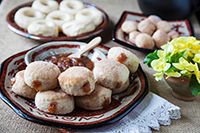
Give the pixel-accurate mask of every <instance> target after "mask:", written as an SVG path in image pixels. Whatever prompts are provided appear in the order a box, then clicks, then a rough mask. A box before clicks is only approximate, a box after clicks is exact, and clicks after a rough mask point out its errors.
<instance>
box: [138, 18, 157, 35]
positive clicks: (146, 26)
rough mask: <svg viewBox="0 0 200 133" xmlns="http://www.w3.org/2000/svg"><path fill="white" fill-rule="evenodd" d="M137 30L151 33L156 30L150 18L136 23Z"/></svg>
mask: <svg viewBox="0 0 200 133" xmlns="http://www.w3.org/2000/svg"><path fill="white" fill-rule="evenodd" d="M138 30H139V31H140V32H142V33H146V34H149V35H152V34H153V32H154V31H155V30H156V26H155V25H154V24H153V23H152V22H151V21H150V20H148V19H145V20H142V21H141V22H140V23H139V24H138Z"/></svg>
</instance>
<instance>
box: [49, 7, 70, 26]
mask: <svg viewBox="0 0 200 133" xmlns="http://www.w3.org/2000/svg"><path fill="white" fill-rule="evenodd" d="M73 19H74V17H73V16H72V15H71V14H68V13H65V12H63V11H59V10H56V11H53V12H50V13H49V14H48V15H47V17H46V20H47V21H52V22H54V23H55V24H56V25H57V26H58V28H59V30H61V27H62V25H63V24H64V23H66V22H70V21H72V20H73Z"/></svg>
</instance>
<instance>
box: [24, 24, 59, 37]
mask: <svg viewBox="0 0 200 133" xmlns="http://www.w3.org/2000/svg"><path fill="white" fill-rule="evenodd" d="M28 33H30V34H33V35H42V36H58V26H57V25H56V24H55V23H54V22H51V21H46V20H36V21H33V22H32V23H31V24H30V25H29V26H28Z"/></svg>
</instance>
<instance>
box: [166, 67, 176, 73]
mask: <svg viewBox="0 0 200 133" xmlns="http://www.w3.org/2000/svg"><path fill="white" fill-rule="evenodd" d="M175 71H178V69H177V68H176V67H174V66H172V65H171V67H170V68H169V69H168V70H167V71H166V72H168V73H170V72H175Z"/></svg>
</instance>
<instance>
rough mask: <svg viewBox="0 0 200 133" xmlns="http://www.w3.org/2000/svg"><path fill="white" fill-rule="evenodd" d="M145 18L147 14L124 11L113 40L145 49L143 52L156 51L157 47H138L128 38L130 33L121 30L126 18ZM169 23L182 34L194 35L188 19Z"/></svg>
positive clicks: (130, 46)
mask: <svg viewBox="0 0 200 133" xmlns="http://www.w3.org/2000/svg"><path fill="white" fill-rule="evenodd" d="M144 18H146V16H145V15H143V14H140V13H135V12H129V11H124V12H123V13H122V15H121V17H120V19H119V21H118V23H117V24H116V26H115V28H114V31H113V41H115V42H117V43H119V44H121V45H124V46H126V47H129V48H132V49H136V50H140V51H143V52H152V51H154V50H155V49H156V48H154V49H147V48H139V47H137V46H136V45H135V44H134V43H131V42H130V41H129V40H128V35H127V34H125V33H124V32H123V31H122V30H121V25H122V24H123V22H124V21H126V20H134V21H137V22H140V21H141V20H143V19H144ZM169 23H170V24H171V25H172V26H173V28H172V30H175V31H177V32H178V33H179V35H180V36H190V35H193V29H192V26H191V24H190V22H189V21H188V20H177V21H169Z"/></svg>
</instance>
